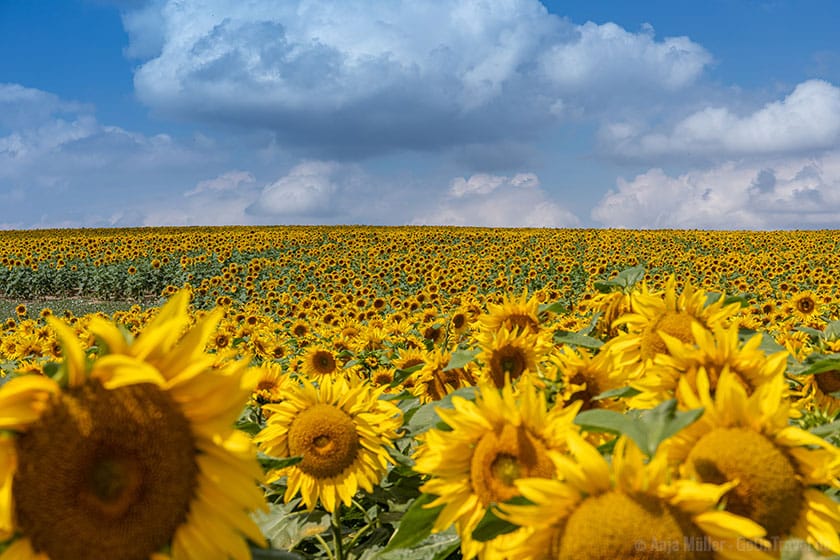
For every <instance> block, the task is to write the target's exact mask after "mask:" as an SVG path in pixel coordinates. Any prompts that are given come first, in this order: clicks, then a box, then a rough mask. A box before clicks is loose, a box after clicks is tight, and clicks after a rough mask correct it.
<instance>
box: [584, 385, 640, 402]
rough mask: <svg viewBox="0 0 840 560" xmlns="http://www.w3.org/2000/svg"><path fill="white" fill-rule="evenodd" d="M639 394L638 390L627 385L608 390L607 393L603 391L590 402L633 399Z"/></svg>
mask: <svg viewBox="0 0 840 560" xmlns="http://www.w3.org/2000/svg"><path fill="white" fill-rule="evenodd" d="M639 393H641V391H639V390H638V389H636V388H634V387H631V386H629V385H627V386H626V387H618V388H616V389H610V390H609V391H604V392H603V393H598V394H597V395H595V396H594V397H592V399H591V400H593V401H600V400H603V399H621V398H625V397H635V396H636V395H638V394H639Z"/></svg>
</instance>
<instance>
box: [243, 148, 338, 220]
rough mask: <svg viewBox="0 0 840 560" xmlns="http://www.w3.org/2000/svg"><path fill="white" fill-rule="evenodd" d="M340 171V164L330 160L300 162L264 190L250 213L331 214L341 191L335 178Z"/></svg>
mask: <svg viewBox="0 0 840 560" xmlns="http://www.w3.org/2000/svg"><path fill="white" fill-rule="evenodd" d="M338 169H339V165H338V164H337V163H335V162H330V161H305V162H302V163H299V164H298V165H296V166H295V167H293V168H292V169H291V171H289V173H288V174H287V175H285V176H284V177H281V178H280V179H278V180H277V181H274V182H273V183H271V184H269V185H267V186H266V187H265V188H263V189H262V192H261V193H260V196H259V198H258V199H257V201H256V202H255V203H254V204H252V205H251V206H249V208H248V212H249V213H251V214H256V215H268V216H275V217H281V216H286V217H290V216H324V215H329V214H330V213H331V210H333V200H334V196H335V194H336V193H337V191H338V189H339V186H338V184H337V183H336V180H335V178H334V174H335V173H336V171H337V170H338Z"/></svg>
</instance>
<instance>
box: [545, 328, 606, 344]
mask: <svg viewBox="0 0 840 560" xmlns="http://www.w3.org/2000/svg"><path fill="white" fill-rule="evenodd" d="M554 342H555V343H557V344H561V343H562V344H571V345H573V346H582V347H583V348H600V347H601V346H603V345H604V343H603V342H602V341H600V340H598V339H597V338H592V337H591V336H586V335H585V334H580V333H576V332H569V331H563V330H560V331H556V332H555V333H554Z"/></svg>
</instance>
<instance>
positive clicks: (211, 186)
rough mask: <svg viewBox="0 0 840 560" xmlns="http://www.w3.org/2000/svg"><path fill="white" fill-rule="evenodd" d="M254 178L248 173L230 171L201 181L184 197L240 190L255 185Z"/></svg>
mask: <svg viewBox="0 0 840 560" xmlns="http://www.w3.org/2000/svg"><path fill="white" fill-rule="evenodd" d="M254 181H255V179H254V176H253V175H252V174H251V173H249V172H248V171H239V170H234V171H228V172H227V173H224V174H222V175H219V176H218V177H215V178H213V179H207V180H204V181H199V183H198V184H197V185H196V186H195V188H194V189H192V190H190V191H187V192H186V193H184V196H195V195H197V194H201V193H205V192H223V191H232V190H236V189H238V188H239V187H240V186H241V185H243V184H246V183H253V182H254Z"/></svg>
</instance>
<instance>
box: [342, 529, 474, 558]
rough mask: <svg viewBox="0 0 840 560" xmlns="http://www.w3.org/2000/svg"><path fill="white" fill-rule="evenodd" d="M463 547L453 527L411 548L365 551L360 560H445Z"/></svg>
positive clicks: (428, 537) (432, 535)
mask: <svg viewBox="0 0 840 560" xmlns="http://www.w3.org/2000/svg"><path fill="white" fill-rule="evenodd" d="M460 546H461V539H459V538H458V534H457V533H456V532H455V529H454V528H453V527H450V528H449V529H447V530H446V531H441V532H440V533H434V534H431V535H428V536H427V537H426V538H425V539H423V540H422V541H420V542H419V543H417V544H416V545H413V546H412V547H411V548H396V549H388V548H387V547H386V548H385V549H380V550H371V549H368V550H365V551H364V553H362V555H361V556H360V557H359V560H444V559H446V558H450V557H452V554H453V553H454V552H455V551H457V550H458V548H459V547H460Z"/></svg>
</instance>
